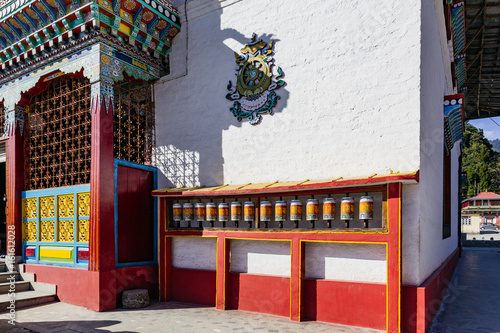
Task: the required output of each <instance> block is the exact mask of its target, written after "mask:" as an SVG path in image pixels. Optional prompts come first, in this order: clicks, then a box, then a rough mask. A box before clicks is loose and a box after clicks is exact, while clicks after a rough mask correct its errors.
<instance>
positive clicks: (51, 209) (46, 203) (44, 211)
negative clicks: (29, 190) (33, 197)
mask: <svg viewBox="0 0 500 333" xmlns="http://www.w3.org/2000/svg"><path fill="white" fill-rule="evenodd" d="M54 216H55V198H54V197H53V196H51V197H41V198H40V217H41V218H42V219H43V218H50V217H54Z"/></svg>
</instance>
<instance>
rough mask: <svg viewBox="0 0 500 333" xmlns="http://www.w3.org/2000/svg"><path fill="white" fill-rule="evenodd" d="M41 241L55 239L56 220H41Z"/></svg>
mask: <svg viewBox="0 0 500 333" xmlns="http://www.w3.org/2000/svg"><path fill="white" fill-rule="evenodd" d="M40 201H41V200H40ZM40 241H41V242H51V241H52V242H53V241H54V221H40Z"/></svg>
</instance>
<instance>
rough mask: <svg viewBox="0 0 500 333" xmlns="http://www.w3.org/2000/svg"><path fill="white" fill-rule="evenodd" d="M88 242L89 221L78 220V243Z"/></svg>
mask: <svg viewBox="0 0 500 333" xmlns="http://www.w3.org/2000/svg"><path fill="white" fill-rule="evenodd" d="M88 241H89V220H78V242H88Z"/></svg>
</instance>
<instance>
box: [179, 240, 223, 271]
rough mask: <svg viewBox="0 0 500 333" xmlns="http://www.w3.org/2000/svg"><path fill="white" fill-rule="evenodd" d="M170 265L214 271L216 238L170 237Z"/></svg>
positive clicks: (215, 264)
mask: <svg viewBox="0 0 500 333" xmlns="http://www.w3.org/2000/svg"><path fill="white" fill-rule="evenodd" d="M172 267H175V268H187V269H201V270H209V271H215V270H216V268H217V238H214V237H211V238H210V237H172Z"/></svg>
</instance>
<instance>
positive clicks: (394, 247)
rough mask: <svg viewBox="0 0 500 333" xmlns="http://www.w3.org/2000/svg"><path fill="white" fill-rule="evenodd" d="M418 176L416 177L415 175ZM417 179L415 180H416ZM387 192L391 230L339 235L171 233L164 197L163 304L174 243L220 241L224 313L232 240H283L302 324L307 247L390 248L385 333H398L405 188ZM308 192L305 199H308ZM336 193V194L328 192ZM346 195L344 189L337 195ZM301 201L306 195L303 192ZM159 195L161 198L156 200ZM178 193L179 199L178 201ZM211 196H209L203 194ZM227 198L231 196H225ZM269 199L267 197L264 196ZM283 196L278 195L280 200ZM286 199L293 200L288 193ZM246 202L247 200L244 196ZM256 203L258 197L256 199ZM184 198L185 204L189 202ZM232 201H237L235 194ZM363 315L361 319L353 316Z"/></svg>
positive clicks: (293, 312)
mask: <svg viewBox="0 0 500 333" xmlns="http://www.w3.org/2000/svg"><path fill="white" fill-rule="evenodd" d="M417 175H418V174H417ZM414 179H415V178H414ZM369 187H370V186H367V187H364V188H363V187H359V188H356V189H353V188H349V189H348V191H349V192H354V190H359V191H366V190H367V188H369ZM384 189H386V190H387V230H384V231H382V232H377V231H374V229H369V230H370V231H359V229H358V230H349V229H347V230H346V229H340V231H337V230H332V231H324V230H300V229H299V230H296V231H295V230H294V231H290V230H283V231H275V230H263V229H251V230H238V229H213V230H212V229H204V230H193V229H191V230H190V229H185V230H180V229H167V228H166V226H167V225H168V223H167V222H168V221H167V216H168V215H169V214H168V207H169V205H168V202H169V199H174V198H175V196H169V197H167V196H161V195H160V204H159V214H158V216H159V226H160V227H159V231H160V233H159V234H160V261H159V266H160V267H159V281H160V300H162V301H168V300H170V299H171V291H170V288H169V286H170V285H171V275H172V272H171V271H172V248H171V244H172V239H171V238H172V237H216V238H217V267H216V308H217V309H220V310H226V309H228V308H229V307H230V301H231V300H230V295H229V293H227V292H226V291H227V290H229V288H230V284H229V282H230V278H229V249H230V240H231V239H245V240H283V241H289V242H290V243H291V257H292V269H291V276H290V319H291V320H294V321H301V320H303V318H304V311H303V301H302V298H303V289H304V288H303V285H304V280H305V279H304V267H305V265H304V260H305V251H304V248H305V244H306V243H307V242H332V243H362V244H386V253H387V274H388V276H387V284H386V297H387V299H386V330H387V331H388V332H400V328H401V276H402V275H401V199H402V184H401V183H389V184H386V185H385V186H384ZM308 190H309V191H311V193H314V194H317V193H318V192H323V191H326V190H321V189H316V191H314V190H313V189H308ZM309 191H307V193H309ZM328 191H329V192H330V193H332V189H329V190H328ZM338 191H339V192H345V191H346V189H345V188H344V189H338ZM300 194H301V195H303V194H305V193H304V192H300ZM156 195H158V194H156ZM178 195H179V193H177V196H178ZM205 195H207V194H205ZM226 195H227V194H226ZM264 195H269V194H262V196H264ZM277 195H279V194H277ZM287 195H290V194H289V193H287ZM241 196H242V197H248V194H246V195H245V194H242V195H241ZM253 196H254V197H257V196H260V195H259V194H257V193H256V194H254V195H253ZM188 197H189V195H187V194H185V195H183V196H182V199H187V198H188ZM231 197H235V195H234V194H232V195H231ZM354 315H359V313H353V316H354Z"/></svg>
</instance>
